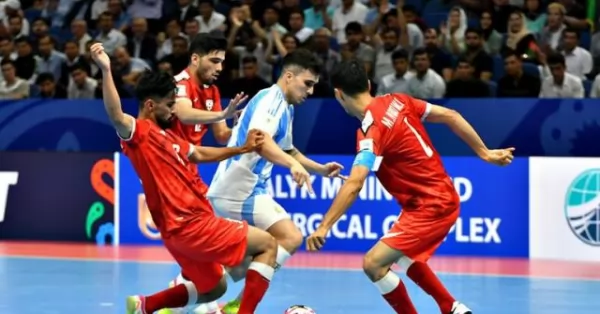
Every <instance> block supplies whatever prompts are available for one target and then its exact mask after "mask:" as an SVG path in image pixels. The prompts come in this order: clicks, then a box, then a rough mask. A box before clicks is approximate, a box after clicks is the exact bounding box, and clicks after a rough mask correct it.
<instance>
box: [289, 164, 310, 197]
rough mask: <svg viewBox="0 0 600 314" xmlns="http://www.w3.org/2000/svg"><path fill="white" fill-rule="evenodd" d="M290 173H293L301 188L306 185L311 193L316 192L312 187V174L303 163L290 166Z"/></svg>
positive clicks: (293, 177)
mask: <svg viewBox="0 0 600 314" xmlns="http://www.w3.org/2000/svg"><path fill="white" fill-rule="evenodd" d="M290 173H291V174H292V179H294V182H296V184H297V185H298V187H299V188H301V187H303V186H306V189H307V190H308V192H309V193H310V194H315V192H314V191H313V187H312V182H310V174H309V173H308V171H306V169H304V167H302V165H300V164H299V163H298V164H297V165H293V166H292V167H291V168H290Z"/></svg>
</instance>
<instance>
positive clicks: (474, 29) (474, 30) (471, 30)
mask: <svg viewBox="0 0 600 314" xmlns="http://www.w3.org/2000/svg"><path fill="white" fill-rule="evenodd" d="M468 33H473V34H477V36H479V37H481V36H482V35H483V31H482V30H481V29H480V28H477V27H467V29H466V30H465V36H466V35H467V34H468Z"/></svg>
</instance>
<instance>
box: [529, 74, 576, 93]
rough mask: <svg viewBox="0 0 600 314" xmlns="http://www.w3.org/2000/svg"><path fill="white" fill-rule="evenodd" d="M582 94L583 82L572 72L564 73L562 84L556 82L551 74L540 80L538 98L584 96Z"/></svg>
mask: <svg viewBox="0 0 600 314" xmlns="http://www.w3.org/2000/svg"><path fill="white" fill-rule="evenodd" d="M584 96H585V90H584V88H583V82H582V81H581V78H579V77H577V76H575V75H573V74H570V73H565V78H564V80H563V83H562V85H558V84H556V82H555V81H554V77H552V76H549V77H546V78H544V81H542V88H541V91H540V98H584Z"/></svg>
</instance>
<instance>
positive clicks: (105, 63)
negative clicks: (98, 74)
mask: <svg viewBox="0 0 600 314" xmlns="http://www.w3.org/2000/svg"><path fill="white" fill-rule="evenodd" d="M90 54H91V56H92V59H93V60H94V62H96V65H98V67H99V68H100V70H101V71H103V72H105V71H109V70H110V57H109V56H108V55H107V54H106V52H105V51H104V46H102V44H100V43H96V44H93V45H92V46H91V47H90Z"/></svg>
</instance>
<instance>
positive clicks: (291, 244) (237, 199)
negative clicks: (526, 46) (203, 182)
mask: <svg viewBox="0 0 600 314" xmlns="http://www.w3.org/2000/svg"><path fill="white" fill-rule="evenodd" d="M320 66H321V65H320V61H319V60H318V59H317V58H316V57H315V56H314V55H313V54H312V53H311V52H310V51H308V50H303V49H299V50H296V51H294V52H292V53H289V54H288V55H286V56H285V57H284V58H283V63H282V74H281V76H280V77H279V79H278V80H277V83H276V84H274V85H273V86H271V87H270V88H267V89H263V90H261V91H260V92H258V94H256V95H255V96H254V97H253V98H252V99H251V100H250V101H249V102H248V105H247V106H246V108H245V109H244V111H243V113H242V115H241V117H240V118H239V121H238V124H237V125H236V126H235V127H234V128H233V134H232V136H231V139H230V140H229V144H228V146H229V147H235V146H238V145H239V143H244V142H245V141H246V139H247V137H248V132H249V130H251V129H258V130H261V131H262V132H264V133H265V143H264V145H263V146H262V148H261V149H260V150H259V151H257V152H256V153H251V154H246V155H243V156H239V157H237V156H236V157H232V158H229V159H228V160H226V161H223V162H221V163H220V164H219V167H218V169H217V171H216V173H215V175H214V177H213V181H212V183H211V184H210V187H209V190H208V197H209V199H210V202H211V204H212V205H213V207H214V208H215V210H216V212H217V213H218V214H219V215H222V216H223V217H228V218H232V219H237V220H244V221H247V222H248V223H249V224H250V225H252V226H256V227H258V228H260V229H262V230H266V231H268V232H269V233H270V234H271V235H273V236H274V237H275V238H276V239H277V242H278V244H279V246H278V250H277V259H276V263H277V268H279V267H281V266H282V265H283V264H284V263H285V262H286V260H287V259H288V258H289V257H290V256H291V255H292V254H293V253H294V252H296V250H297V249H298V248H299V247H300V245H302V241H303V237H302V233H301V232H300V230H298V228H297V227H296V225H295V224H294V223H293V222H292V220H291V219H290V217H289V215H288V214H287V213H286V211H285V209H284V208H283V207H281V205H279V204H278V203H277V202H276V201H275V200H274V199H273V198H272V197H271V196H270V195H269V194H268V190H267V184H268V181H269V180H270V178H271V169H272V168H273V165H279V166H283V167H286V168H289V169H290V173H291V175H292V177H293V179H294V181H295V182H296V183H297V184H298V185H299V186H306V187H307V188H308V189H309V190H310V192H312V187H311V179H310V175H309V172H311V173H315V174H319V175H323V176H330V177H335V176H339V173H340V170H341V169H342V166H341V165H340V164H338V163H335V162H330V163H326V164H320V163H317V162H315V161H313V160H311V159H309V158H308V157H306V156H304V155H303V154H302V153H300V152H299V151H298V150H297V149H296V148H295V147H294V145H293V140H292V122H293V118H294V106H295V105H298V104H301V103H302V102H304V101H305V100H306V98H307V97H308V96H309V95H311V94H312V92H313V88H314V85H315V84H316V83H317V82H318V80H319V73H320ZM307 170H308V171H307ZM229 274H230V276H231V278H232V279H233V280H234V281H238V280H241V279H242V278H243V274H244V269H243V268H238V269H235V270H232V271H230V273H229ZM243 293H245V290H244V292H243ZM241 296H243V294H242V295H241ZM211 308H214V305H213V306H212V307H211ZM238 308H239V298H238V299H237V300H233V301H231V302H229V303H228V304H227V305H226V306H225V307H224V308H223V311H224V312H225V313H227V314H230V313H238ZM196 313H203V312H201V311H197V312H196Z"/></svg>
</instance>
